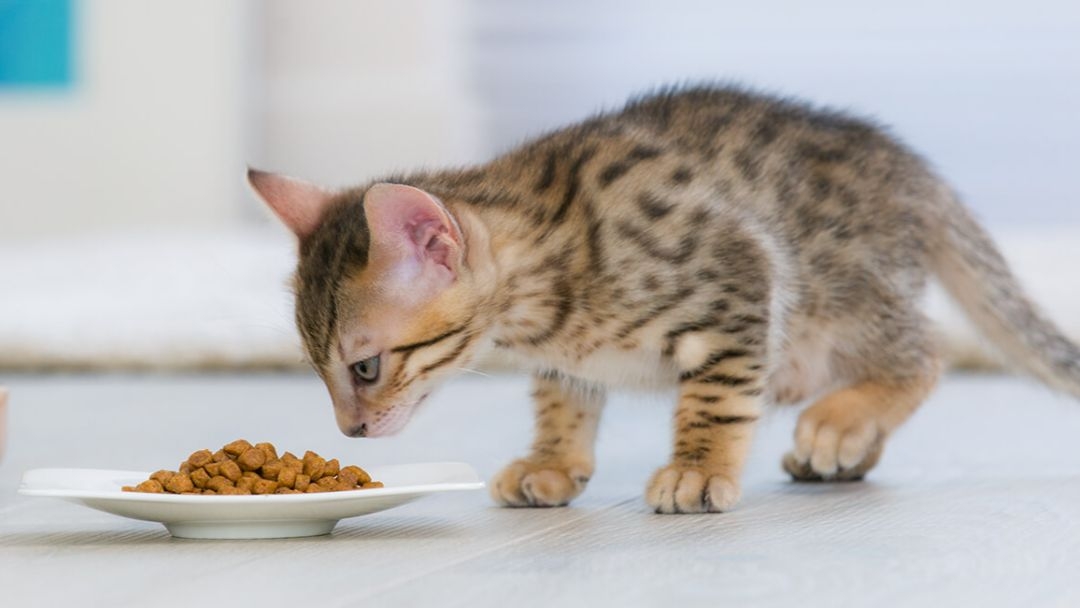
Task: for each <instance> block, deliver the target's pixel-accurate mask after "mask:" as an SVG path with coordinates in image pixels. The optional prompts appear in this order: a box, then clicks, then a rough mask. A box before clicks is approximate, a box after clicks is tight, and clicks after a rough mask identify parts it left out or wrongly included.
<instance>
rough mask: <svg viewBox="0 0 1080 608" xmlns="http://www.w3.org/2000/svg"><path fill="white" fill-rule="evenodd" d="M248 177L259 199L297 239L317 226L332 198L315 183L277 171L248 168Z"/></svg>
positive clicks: (330, 194)
mask: <svg viewBox="0 0 1080 608" xmlns="http://www.w3.org/2000/svg"><path fill="white" fill-rule="evenodd" d="M247 177H248V183H249V184H251V187H252V188H253V189H254V190H255V192H256V193H257V194H258V195H259V198H261V199H262V200H263V202H264V203H266V205H267V206H268V207H270V209H271V210H272V211H273V212H274V215H276V216H278V218H279V219H280V220H281V221H282V222H284V223H285V225H286V226H288V228H289V230H292V231H293V233H295V234H296V236H298V237H300V238H304V237H306V236H308V235H310V234H311V233H312V232H314V231H315V229H316V228H318V227H319V223H320V221H321V219H322V215H323V211H324V210H326V207H327V206H328V205H329V204H330V201H332V200H333V198H334V197H333V194H332V193H331V192H328V191H327V190H325V189H323V188H320V187H319V186H316V185H315V184H310V183H308V182H305V181H302V180H299V179H294V178H291V177H285V176H284V175H278V174H276V173H268V172H266V171H259V170H258V169H250V168H249V169H248V174H247Z"/></svg>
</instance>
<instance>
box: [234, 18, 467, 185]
mask: <svg viewBox="0 0 1080 608" xmlns="http://www.w3.org/2000/svg"><path fill="white" fill-rule="evenodd" d="M262 7H263V9H264V11H265V12H264V16H263V22H262V26H261V45H262V47H263V49H264V51H265V55H264V60H263V61H264V63H263V65H262V69H261V73H262V77H263V79H264V81H263V85H264V89H263V91H262V94H261V95H259V96H258V99H257V103H260V104H262V121H261V123H260V124H261V125H262V128H261V129H260V131H259V133H257V135H256V137H258V138H259V140H260V142H261V145H260V146H258V147H257V148H256V149H255V151H254V159H253V160H254V163H255V164H257V165H259V166H263V167H266V168H269V169H273V170H277V171H282V172H286V173H289V174H293V175H297V176H302V177H305V178H307V179H311V180H315V181H318V182H321V183H326V184H330V185H351V184H354V183H357V182H360V181H363V180H365V179H368V178H371V177H375V176H378V175H380V174H385V173H388V172H393V171H399V170H405V169H413V168H416V167H420V166H443V165H453V164H461V163H465V162H469V161H473V160H478V159H480V158H482V156H483V155H482V150H481V148H480V144H481V142H482V141H483V140H484V137H482V136H481V134H480V133H478V131H477V129H478V127H477V124H478V117H477V114H476V111H477V104H476V101H475V100H474V99H473V97H472V90H471V87H470V84H471V83H470V80H469V78H468V69H469V67H470V66H468V65H466V64H465V63H464V62H465V60H466V59H467V57H466V56H465V53H466V52H467V51H468V41H467V40H466V39H464V35H465V25H466V24H467V18H468V13H467V11H466V10H465V9H467V8H468V7H467V5H466V3H465V2H462V1H459V0H396V1H394V2H382V1H377V0H361V1H353V0H324V1H322V2H319V3H318V4H316V5H312V4H310V3H305V2H295V1H293V0H273V1H271V2H267V3H264V4H263V5H262Z"/></svg>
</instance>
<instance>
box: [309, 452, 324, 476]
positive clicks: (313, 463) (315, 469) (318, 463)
mask: <svg viewBox="0 0 1080 608" xmlns="http://www.w3.org/2000/svg"><path fill="white" fill-rule="evenodd" d="M311 453H312V452H308V453H307V454H304V475H307V476H308V477H310V478H311V481H318V479H319V478H320V477H322V476H323V472H324V471H325V469H326V461H325V460H323V459H322V457H320V456H319V455H318V454H315V457H314V458H308V454H311Z"/></svg>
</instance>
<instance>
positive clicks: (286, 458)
mask: <svg viewBox="0 0 1080 608" xmlns="http://www.w3.org/2000/svg"><path fill="white" fill-rule="evenodd" d="M281 462H283V463H285V466H287V467H290V468H292V467H294V466H296V465H297V464H298V463H299V464H300V465H301V466H303V464H304V461H303V460H300V459H299V458H297V457H296V455H295V454H293V453H292V452H285V453H284V454H283V455H282V456H281Z"/></svg>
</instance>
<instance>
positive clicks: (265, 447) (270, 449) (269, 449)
mask: <svg viewBox="0 0 1080 608" xmlns="http://www.w3.org/2000/svg"><path fill="white" fill-rule="evenodd" d="M255 447H256V448H258V449H260V450H262V452H263V454H266V459H267V460H277V457H278V456H277V448H275V447H274V444H272V443H266V442H263V443H256V444H255Z"/></svg>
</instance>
